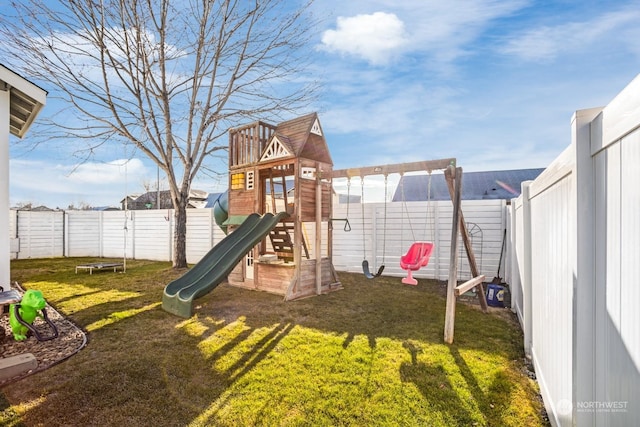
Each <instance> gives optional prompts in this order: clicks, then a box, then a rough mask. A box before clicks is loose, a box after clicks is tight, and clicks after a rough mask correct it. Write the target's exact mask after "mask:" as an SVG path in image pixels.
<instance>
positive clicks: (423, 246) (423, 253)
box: [400, 171, 434, 286]
mask: <svg viewBox="0 0 640 427" xmlns="http://www.w3.org/2000/svg"><path fill="white" fill-rule="evenodd" d="M428 172H429V180H428V185H427V218H426V219H425V230H424V234H425V238H426V235H427V230H426V229H427V228H428V227H429V225H430V224H429V220H431V242H417V241H416V236H415V233H414V230H413V224H412V223H411V216H410V215H409V209H408V207H407V200H406V197H405V191H404V180H402V177H401V180H402V200H403V205H404V207H405V211H406V212H407V218H408V222H409V226H410V228H411V235H412V237H413V241H414V243H412V244H411V247H410V248H409V251H408V252H407V253H406V254H405V255H403V256H401V257H400V267H401V268H402V269H404V270H407V277H405V278H403V279H402V283H404V284H407V285H414V286H415V285H417V284H418V281H417V280H416V279H415V278H414V277H413V276H412V271H416V270H419V269H420V268H421V267H426V266H427V264H428V263H429V258H430V257H431V253H432V251H433V247H434V245H433V234H434V226H433V224H434V223H433V215H431V212H430V211H431V176H432V174H431V171H428Z"/></svg>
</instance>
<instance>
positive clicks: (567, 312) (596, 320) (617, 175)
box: [507, 77, 640, 427]
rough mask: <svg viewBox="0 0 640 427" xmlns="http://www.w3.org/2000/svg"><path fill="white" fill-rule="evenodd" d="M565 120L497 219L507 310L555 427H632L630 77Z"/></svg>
mask: <svg viewBox="0 0 640 427" xmlns="http://www.w3.org/2000/svg"><path fill="white" fill-rule="evenodd" d="M571 125H572V142H571V145H570V146H569V147H568V148H567V149H566V150H565V151H564V152H563V153H562V154H561V155H560V156H559V157H558V158H557V159H556V160H555V161H554V162H553V163H552V164H551V165H550V166H549V167H548V168H547V169H546V170H545V171H544V172H543V173H542V174H541V175H540V176H539V177H538V178H537V179H536V180H535V181H532V182H528V183H523V191H522V195H521V197H519V198H518V199H517V200H515V201H514V202H513V203H512V205H511V210H510V212H509V214H508V220H509V223H508V227H507V228H508V235H509V239H508V247H509V250H508V251H507V252H508V254H509V259H508V262H507V266H508V268H507V281H508V282H509V283H510V285H511V290H512V308H513V310H514V311H515V312H516V313H517V315H518V318H519V319H520V322H521V324H522V327H523V330H524V347H525V351H526V352H527V354H528V355H530V357H531V358H532V360H533V363H534V366H535V369H536V375H537V379H538V383H539V384H540V389H541V393H542V397H543V399H544V402H545V406H546V408H547V411H548V413H549V417H550V420H551V422H552V424H553V425H554V426H576V425H577V426H598V427H600V426H631V425H640V400H639V397H638V396H640V310H638V307H639V306H640V285H639V283H638V279H639V278H640V168H639V167H638V164H640V77H638V78H636V79H635V80H634V81H633V82H632V83H631V84H630V85H629V86H628V87H627V88H626V89H625V90H624V91H623V92H621V93H620V94H619V95H618V96H617V97H616V98H615V99H614V100H613V101H612V102H611V103H610V104H609V105H607V106H606V107H604V108H595V109H589V110H581V111H578V112H576V114H575V115H574V117H573V119H572V124H571Z"/></svg>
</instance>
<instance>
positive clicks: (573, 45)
mask: <svg viewBox="0 0 640 427" xmlns="http://www.w3.org/2000/svg"><path fill="white" fill-rule="evenodd" d="M639 19H640V10H635V9H632V10H624V11H618V12H610V13H606V14H603V15H600V16H598V17H595V18H594V19H591V20H585V21H582V22H570V23H566V24H562V25H557V26H541V27H539V28H534V29H531V30H528V31H526V32H524V33H521V34H520V35H518V36H517V37H515V38H513V39H511V40H510V41H509V42H508V43H507V45H506V46H505V47H504V48H503V49H502V52H503V53H505V54H507V55H514V56H516V57H519V58H521V59H523V60H525V61H550V60H554V59H555V58H557V57H558V56H560V55H563V54H570V53H572V52H584V51H585V50H587V49H589V48H590V47H591V46H592V45H593V44H594V43H598V42H600V41H605V40H606V39H608V38H610V37H616V38H617V37H619V35H620V33H619V32H620V31H626V29H627V28H629V27H631V28H634V27H636V25H637V24H636V23H637V22H638V20H639ZM634 44H635V43H634Z"/></svg>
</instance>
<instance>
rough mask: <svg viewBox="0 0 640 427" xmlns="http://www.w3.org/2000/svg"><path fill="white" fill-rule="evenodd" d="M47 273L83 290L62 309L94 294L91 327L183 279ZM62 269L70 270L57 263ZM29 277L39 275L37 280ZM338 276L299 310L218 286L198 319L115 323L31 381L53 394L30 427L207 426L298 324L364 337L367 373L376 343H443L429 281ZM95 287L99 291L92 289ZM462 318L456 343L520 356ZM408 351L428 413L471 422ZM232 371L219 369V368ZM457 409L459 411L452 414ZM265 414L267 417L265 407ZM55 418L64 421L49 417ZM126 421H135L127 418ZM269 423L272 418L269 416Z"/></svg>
mask: <svg viewBox="0 0 640 427" xmlns="http://www.w3.org/2000/svg"><path fill="white" fill-rule="evenodd" d="M70 263H74V264H75V263H76V261H75V260H71V261H67V266H68V265H69V264H70ZM50 268H51V266H49V267H48V268H47V272H45V273H44V274H43V275H42V276H41V277H43V278H42V280H50V279H51V278H49V275H53V277H55V278H56V280H58V281H60V283H64V282H65V280H66V283H68V286H70V287H73V286H74V284H77V285H79V286H80V285H81V286H83V289H85V291H84V293H83V292H79V293H78V294H77V295H76V296H71V295H68V294H67V293H65V294H64V296H62V295H61V296H60V298H59V299H57V300H56V299H55V298H53V303H54V304H55V303H58V304H62V303H67V302H72V301H73V299H74V298H75V297H77V298H87V302H86V305H85V306H84V308H81V309H79V310H77V311H75V312H74V313H73V314H72V316H71V317H72V318H73V320H75V321H76V322H77V323H79V324H80V325H82V326H84V327H86V326H87V325H90V324H94V323H96V322H100V320H103V319H110V318H114V317H117V316H115V315H116V314H117V313H122V312H126V311H128V310H136V309H142V308H144V307H145V306H148V305H149V304H150V303H152V302H158V301H161V299H162V291H163V288H164V285H165V284H166V283H168V282H169V281H170V280H171V279H173V278H175V277H177V276H178V275H179V274H178V273H176V272H173V271H170V270H167V269H166V267H156V270H153V269H152V268H151V267H150V266H149V265H147V264H143V263H141V264H140V266H139V267H136V264H135V262H132V263H131V265H130V266H129V273H127V274H126V275H119V276H118V275H114V274H107V273H105V274H101V275H100V277H93V278H92V277H90V276H89V275H84V277H79V276H80V275H77V276H76V275H75V274H73V273H71V274H69V273H68V271H67V272H66V273H64V274H62V273H60V272H58V273H55V272H54V273H50V272H49V269H50ZM59 268H65V267H64V265H63V264H59ZM161 268H163V269H161ZM32 271H33V270H32ZM33 275H34V277H35V276H37V274H36V273H33ZM340 279H341V281H342V283H343V285H344V287H345V289H344V290H342V291H339V292H335V293H332V294H329V295H321V296H318V297H315V298H309V299H304V300H300V301H293V302H284V301H283V300H282V297H280V296H275V295H271V294H267V293H264V292H252V291H248V290H244V289H239V288H233V287H230V286H228V285H220V286H219V287H217V288H216V289H215V290H214V291H213V292H211V293H209V294H207V295H205V296H203V297H202V298H200V299H198V300H197V301H196V307H195V312H196V316H195V317H194V318H192V319H190V320H188V321H185V320H184V319H181V318H177V317H175V316H172V315H170V314H168V313H166V312H164V311H162V310H161V309H160V308H154V309H151V310H148V311H144V312H141V313H139V314H136V315H133V316H130V317H125V318H122V319H119V318H118V319H116V320H114V322H112V323H109V324H105V326H102V327H100V328H99V329H97V330H95V331H93V332H92V333H91V336H90V342H89V345H88V347H87V348H86V349H85V350H83V351H82V352H80V353H79V354H78V355H76V356H74V357H73V358H72V359H70V360H69V361H68V362H65V364H62V365H60V366H59V367H58V368H57V369H56V370H52V373H47V375H40V376H39V377H38V378H37V379H36V381H34V383H33V385H31V386H30V387H32V389H33V390H32V391H31V393H33V394H35V395H37V393H39V391H40V389H46V390H49V397H48V398H47V400H46V402H45V403H43V404H42V405H40V406H39V407H38V408H34V409H33V410H32V411H30V412H31V414H30V415H29V419H30V420H31V421H33V423H34V424H38V423H39V422H40V423H42V422H47V421H49V422H53V423H56V422H57V423H58V424H60V425H64V424H65V423H69V420H72V421H73V422H78V423H82V422H87V421H89V420H91V419H92V418H90V417H91V416H95V417H105V419H106V420H108V421H110V422H113V423H114V424H115V423H116V422H119V423H120V424H127V423H128V424H129V425H133V424H135V423H136V422H145V421H147V422H148V421H149V420H156V421H158V422H160V421H161V422H163V423H166V425H183V424H184V420H187V419H191V420H194V423H198V422H200V423H202V424H203V425H206V424H207V422H212V421H213V420H215V419H216V418H217V416H218V413H219V411H220V409H221V408H223V407H225V406H226V405H227V404H229V402H230V400H232V399H233V398H234V396H233V394H232V393H225V392H227V391H228V390H229V389H230V386H232V385H233V384H235V383H237V382H238V381H241V380H242V379H243V378H245V377H246V376H247V375H248V374H249V373H250V372H251V371H252V370H254V368H255V367H256V366H257V365H258V364H260V363H261V362H263V361H265V359H266V358H268V357H269V355H270V354H272V353H273V352H274V351H278V350H276V347H278V344H280V343H282V342H283V339H284V338H285V337H287V336H289V335H290V333H291V331H292V330H293V328H294V327H296V326H301V327H304V328H309V329H315V330H317V331H321V332H322V333H326V334H329V335H331V336H337V337H338V339H343V341H342V342H341V346H340V347H341V349H342V350H346V349H347V348H349V347H350V346H351V345H352V344H354V341H355V340H356V339H358V340H359V341H358V342H360V343H362V340H361V338H366V340H367V342H368V345H369V348H370V349H371V354H370V355H371V360H369V361H368V362H367V363H364V365H366V366H367V367H368V368H369V370H370V369H371V366H373V363H374V362H373V358H374V356H375V354H374V351H377V347H376V345H377V341H378V339H387V338H389V339H393V340H399V341H401V342H409V341H412V340H413V341H419V342H423V343H433V344H441V343H442V331H443V327H444V310H445V303H444V299H443V298H442V297H441V296H440V295H438V293H437V292H436V291H435V290H434V289H433V285H432V284H429V283H427V282H425V281H421V282H420V284H419V286H417V287H406V286H403V285H402V284H400V278H391V277H381V278H379V279H376V281H375V282H374V281H367V280H366V279H365V278H364V277H361V275H355V274H342V273H341V274H340ZM87 287H88V288H91V290H90V291H88V292H87V291H86V288H87ZM71 291H72V290H71ZM107 291H116V292H120V293H122V295H124V294H127V293H129V294H131V296H130V297H128V298H123V299H121V300H118V301H103V300H100V299H99V298H98V297H99V294H100V293H101V292H107ZM132 293H137V294H136V295H133V294H132ZM91 299H93V302H92V301H91ZM460 310H461V311H462V314H461V315H459V317H458V316H457V317H458V318H459V319H460V320H461V322H462V321H463V320H464V318H465V317H466V318H468V321H467V322H466V323H463V324H464V325H465V327H464V328H460V329H459V330H457V331H456V340H459V342H460V344H459V345H460V346H464V348H465V349H466V348H475V349H480V350H482V351H486V352H489V353H493V354H501V355H503V356H505V357H509V356H511V355H512V353H513V349H510V348H509V347H513V346H509V345H504V342H503V339H505V337H506V338H507V339H508V338H509V337H508V335H503V336H501V337H500V338H499V339H497V338H495V337H494V336H493V335H492V334H493V332H492V331H496V330H498V329H499V327H502V328H504V321H502V320H499V319H495V318H494V317H492V316H487V315H484V314H482V313H480V312H477V311H476V310H472V309H467V308H464V307H461V308H460ZM241 318H242V319H244V320H243V322H244V323H243V324H242V325H240V326H239V328H238V331H236V332H234V334H235V335H233V336H227V337H225V338H224V340H220V343H219V346H218V347H215V348H213V349H212V350H211V351H210V352H209V353H204V352H203V351H202V349H201V346H202V345H204V344H203V343H204V342H205V341H207V340H209V339H211V340H215V339H216V338H217V336H218V335H219V334H221V333H223V332H226V331H222V329H226V328H228V327H229V326H230V325H231V324H233V323H234V322H237V321H238V319H241ZM194 319H195V320H197V323H198V325H196V326H194V328H200V329H198V330H193V331H191V332H189V331H188V330H187V328H186V327H184V325H185V322H189V321H192V320H194ZM253 334H256V335H253ZM342 337H344V338H342ZM496 343H503V345H502V346H500V345H498V346H497V345H496ZM406 348H407V350H408V351H409V353H410V355H411V363H408V362H402V363H400V362H399V363H400V372H399V375H400V379H401V380H402V381H403V382H411V383H413V384H415V386H416V388H417V389H418V390H419V391H420V393H422V394H423V395H424V396H425V400H426V401H427V402H428V403H429V405H433V406H434V408H435V410H437V411H440V412H442V413H443V414H446V416H447V417H450V418H453V419H458V420H461V423H462V424H464V423H465V422H466V421H468V420H471V417H472V414H470V413H469V411H468V410H466V409H464V405H462V403H463V402H462V401H461V398H460V396H459V395H458V394H456V391H455V389H454V388H453V387H452V384H451V380H450V375H449V373H448V372H446V369H445V368H444V367H443V366H442V365H439V364H433V365H429V364H425V363H423V362H421V361H420V360H419V359H418V357H417V351H418V350H417V348H416V347H415V346H414V347H411V346H407V347H406ZM461 348H462V347H461ZM451 357H453V359H454V360H455V363H456V364H457V365H458V367H459V369H460V372H461V374H462V377H463V378H464V381H465V382H466V383H467V386H468V388H469V390H470V392H471V393H472V394H473V396H474V398H475V399H476V400H478V401H479V403H478V406H479V408H480V411H481V412H482V413H483V415H484V416H485V417H487V418H488V417H489V416H490V415H492V411H491V410H490V409H492V408H490V407H489V404H488V403H487V402H488V401H491V393H493V389H495V392H496V393H498V392H501V393H502V392H503V391H504V390H502V387H504V386H503V384H502V382H501V381H498V380H496V381H494V383H495V387H494V385H492V389H490V390H489V392H488V393H489V396H486V395H485V394H483V392H482V390H481V388H480V387H479V385H478V382H477V380H476V378H475V377H474V375H473V372H472V371H471V369H470V368H469V367H468V366H467V365H466V363H465V361H464V359H463V358H462V357H461V356H460V354H459V353H458V350H457V348H455V349H454V350H451ZM510 358H511V357H510ZM97 361H99V363H96V362H97ZM224 363H226V365H224V368H223V369H222V368H220V369H216V368H215V367H216V366H217V365H218V364H224ZM396 372H397V371H396ZM361 374H363V375H366V374H367V373H366V371H365V372H362V373H361ZM370 374H371V372H369V375H370ZM368 386H369V385H368V383H367V387H368ZM90 392H93V393H95V395H96V396H99V398H96V399H91V405H90V406H88V407H85V406H86V405H85V404H84V402H85V401H86V395H87V393H90ZM83 396H84V397H83ZM15 398H16V399H17V398H18V397H17V395H16V396H15ZM234 404H235V403H234ZM453 407H458V409H457V410H456V411H455V412H453V409H452V408H453ZM87 408H90V409H89V410H88V409H87ZM461 408H462V409H461ZM116 410H117V411H118V412H117V413H115V411H116ZM261 411H263V412H265V413H267V412H268V411H269V407H268V405H267V406H265V407H264V408H263V409H262V410H261ZM112 412H113V415H112V416H113V417H114V418H113V419H111V418H108V416H107V415H106V414H112ZM136 412H140V415H139V416H140V417H143V418H139V419H136V418H135V416H134V415H131V414H136ZM48 414H49V415H48ZM50 414H55V417H58V418H54V419H51V416H50ZM124 415H127V416H128V418H126V419H123V418H119V417H124ZM154 417H155V418H154ZM264 417H265V419H268V415H267V414H265V415H264ZM254 420H255V419H254ZM155 424H156V425H159V424H158V423H157V422H156V423H155ZM496 425H498V424H496Z"/></svg>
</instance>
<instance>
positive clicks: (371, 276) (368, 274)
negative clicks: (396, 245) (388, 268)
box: [362, 259, 384, 279]
mask: <svg viewBox="0 0 640 427" xmlns="http://www.w3.org/2000/svg"><path fill="white" fill-rule="evenodd" d="M383 271H384V264H382V265H381V266H380V268H378V272H377V273H376V274H375V275H374V274H371V272H370V271H369V261H367V260H366V259H365V260H363V261H362V272H363V273H364V275H365V277H366V278H367V279H375V278H376V277H380V276H382V272H383Z"/></svg>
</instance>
